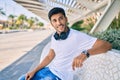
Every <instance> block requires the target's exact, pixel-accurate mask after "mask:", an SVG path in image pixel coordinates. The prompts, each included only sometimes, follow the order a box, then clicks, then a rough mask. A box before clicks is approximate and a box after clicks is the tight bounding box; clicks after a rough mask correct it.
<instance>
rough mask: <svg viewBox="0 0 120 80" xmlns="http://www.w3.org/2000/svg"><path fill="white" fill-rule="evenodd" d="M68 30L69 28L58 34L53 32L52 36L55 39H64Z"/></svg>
mask: <svg viewBox="0 0 120 80" xmlns="http://www.w3.org/2000/svg"><path fill="white" fill-rule="evenodd" d="M69 32H70V29H69V28H68V30H67V32H62V33H61V34H60V35H59V34H58V33H57V32H56V33H55V34H54V38H55V39H56V40H60V39H61V40H65V39H66V38H67V37H68V35H69Z"/></svg>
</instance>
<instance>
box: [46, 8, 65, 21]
mask: <svg viewBox="0 0 120 80" xmlns="http://www.w3.org/2000/svg"><path fill="white" fill-rule="evenodd" d="M58 13H62V14H63V15H64V16H65V17H66V15H65V11H64V9H63V8H60V7H54V8H52V9H51V10H50V11H49V13H48V18H49V20H51V17H52V15H54V14H58Z"/></svg>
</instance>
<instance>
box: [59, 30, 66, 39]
mask: <svg viewBox="0 0 120 80" xmlns="http://www.w3.org/2000/svg"><path fill="white" fill-rule="evenodd" d="M66 38H67V35H66V32H62V33H61V34H60V39H62V40H64V39H66Z"/></svg>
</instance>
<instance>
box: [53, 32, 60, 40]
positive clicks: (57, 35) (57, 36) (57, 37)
mask: <svg viewBox="0 0 120 80" xmlns="http://www.w3.org/2000/svg"><path fill="white" fill-rule="evenodd" d="M54 38H55V39H56V40H59V39H60V36H59V34H57V32H56V33H55V34H54Z"/></svg>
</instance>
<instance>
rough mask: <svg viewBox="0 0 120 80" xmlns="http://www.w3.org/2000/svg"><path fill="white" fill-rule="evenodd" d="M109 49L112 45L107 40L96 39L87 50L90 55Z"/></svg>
mask: <svg viewBox="0 0 120 80" xmlns="http://www.w3.org/2000/svg"><path fill="white" fill-rule="evenodd" d="M110 49H112V45H111V44H110V43H109V42H107V41H104V40H100V39H97V41H96V42H95V44H94V45H93V47H92V48H91V49H89V50H88V52H89V53H90V55H95V54H100V53H105V52H107V51H108V50H110Z"/></svg>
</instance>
